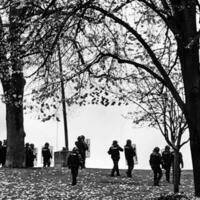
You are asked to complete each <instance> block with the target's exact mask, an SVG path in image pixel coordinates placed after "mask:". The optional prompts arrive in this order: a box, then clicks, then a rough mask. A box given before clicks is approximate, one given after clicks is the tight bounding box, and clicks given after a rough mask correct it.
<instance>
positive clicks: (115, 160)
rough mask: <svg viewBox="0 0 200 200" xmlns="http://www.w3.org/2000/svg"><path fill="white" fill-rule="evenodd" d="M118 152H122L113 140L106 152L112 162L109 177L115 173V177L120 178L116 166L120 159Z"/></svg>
mask: <svg viewBox="0 0 200 200" xmlns="http://www.w3.org/2000/svg"><path fill="white" fill-rule="evenodd" d="M120 151H123V149H122V148H121V147H120V146H119V145H118V142H117V141H116V140H114V141H113V143H112V146H111V147H110V148H109V150H108V154H110V155H111V159H112V160H113V169H112V171H111V175H110V176H114V174H115V172H116V173H117V176H120V173H119V166H118V163H119V159H120Z"/></svg>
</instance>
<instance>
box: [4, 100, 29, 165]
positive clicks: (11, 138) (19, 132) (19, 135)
mask: <svg viewBox="0 0 200 200" xmlns="http://www.w3.org/2000/svg"><path fill="white" fill-rule="evenodd" d="M6 124H7V156H6V166H7V167H24V136H25V133H24V127H23V107H22V105H21V106H18V107H17V106H15V105H12V104H7V105H6Z"/></svg>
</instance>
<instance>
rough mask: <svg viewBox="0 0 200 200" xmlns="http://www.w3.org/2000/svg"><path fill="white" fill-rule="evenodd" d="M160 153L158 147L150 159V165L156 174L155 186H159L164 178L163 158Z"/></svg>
mask: <svg viewBox="0 0 200 200" xmlns="http://www.w3.org/2000/svg"><path fill="white" fill-rule="evenodd" d="M159 151H160V149H159V148H158V147H155V148H154V150H153V152H152V153H151V155H150V159H149V163H150V166H151V169H152V170H153V174H154V186H159V182H160V179H161V177H162V169H161V165H162V164H163V163H162V157H161V154H160V153H159Z"/></svg>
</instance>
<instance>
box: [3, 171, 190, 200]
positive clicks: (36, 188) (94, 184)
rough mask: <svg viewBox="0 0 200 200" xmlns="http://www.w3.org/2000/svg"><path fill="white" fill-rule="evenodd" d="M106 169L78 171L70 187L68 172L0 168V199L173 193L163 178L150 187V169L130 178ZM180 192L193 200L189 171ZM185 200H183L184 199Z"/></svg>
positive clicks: (75, 199)
mask: <svg viewBox="0 0 200 200" xmlns="http://www.w3.org/2000/svg"><path fill="white" fill-rule="evenodd" d="M109 174H110V170H107V169H84V170H80V171H79V176H78V184H77V185H76V186H71V174H70V171H69V169H67V168H62V169H55V168H49V169H41V168H38V169H2V168H1V169H0V199H2V200H3V199H5V200H10V199H15V200H17V199H18V200H28V199H31V200H34V199H35V200H40V199H41V200H46V199H52V200H54V199H59V200H61V199H63V200H64V199H72V200H100V199H102V200H128V199H130V200H140V199H141V200H145V199H156V198H157V197H159V196H161V195H162V194H169V193H170V192H172V191H173V185H172V184H170V183H167V182H166V181H165V179H164V176H163V178H162V181H161V184H160V186H159V187H157V186H156V187H155V186H152V172H151V171H150V170H134V175H133V177H132V178H127V177H126V176H125V170H121V176H120V177H110V176H109ZM180 192H184V194H186V195H187V196H188V199H193V198H192V194H193V181H192V172H191V171H184V172H183V173H182V179H181V186H180ZM183 199H184V198H183Z"/></svg>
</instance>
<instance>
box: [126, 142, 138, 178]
mask: <svg viewBox="0 0 200 200" xmlns="http://www.w3.org/2000/svg"><path fill="white" fill-rule="evenodd" d="M124 153H125V158H126V162H127V165H128V169H127V172H126V174H127V177H132V170H133V168H134V159H133V158H134V156H136V152H135V148H134V147H133V146H132V141H131V140H127V141H126V145H125V146H124Z"/></svg>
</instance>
